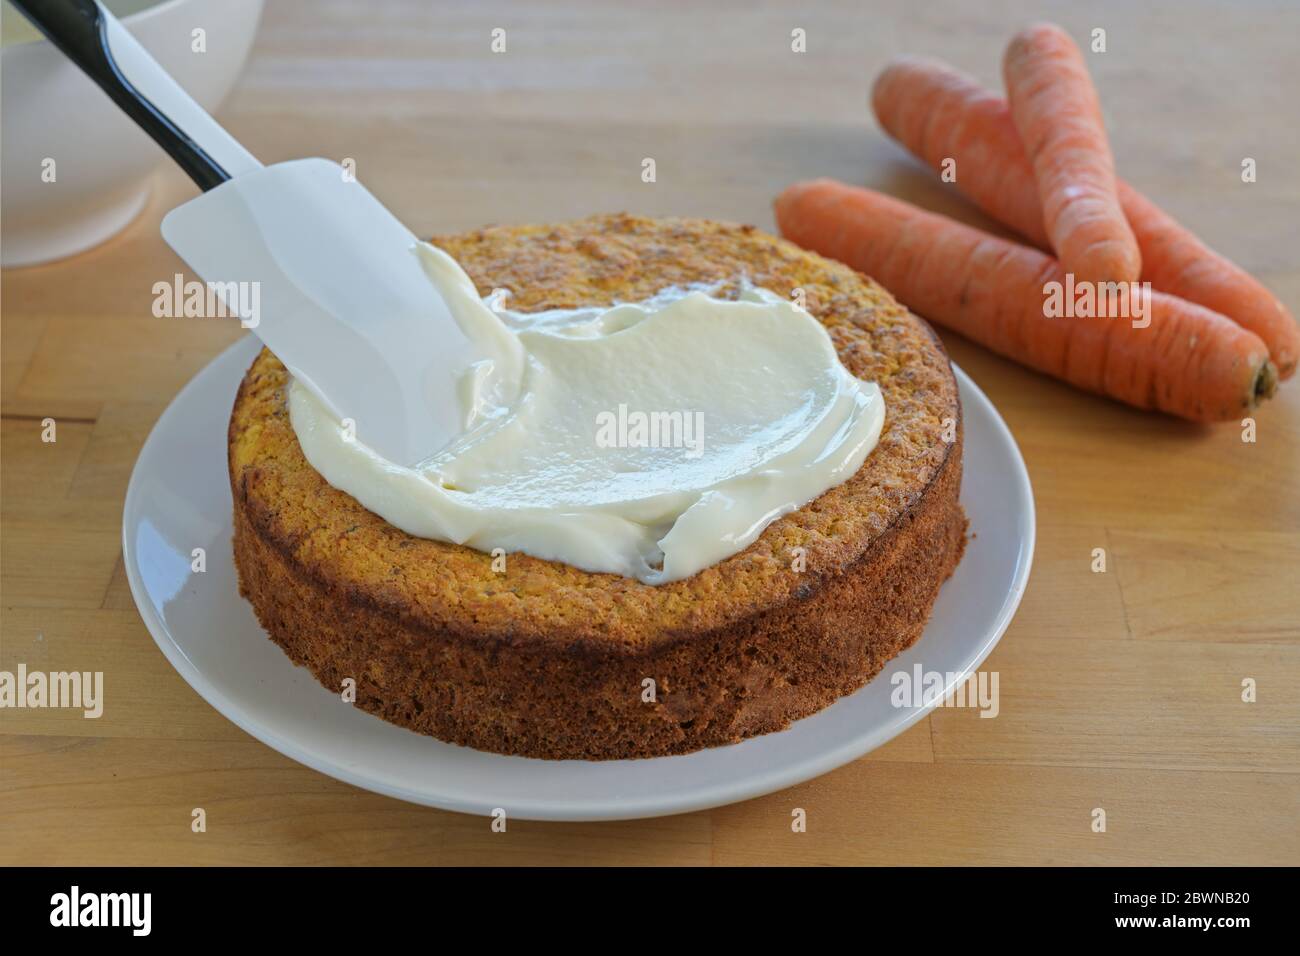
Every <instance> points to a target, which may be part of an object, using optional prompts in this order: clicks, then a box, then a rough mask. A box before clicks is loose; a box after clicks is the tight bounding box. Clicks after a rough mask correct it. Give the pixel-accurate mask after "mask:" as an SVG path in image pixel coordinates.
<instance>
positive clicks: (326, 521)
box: [229, 215, 966, 759]
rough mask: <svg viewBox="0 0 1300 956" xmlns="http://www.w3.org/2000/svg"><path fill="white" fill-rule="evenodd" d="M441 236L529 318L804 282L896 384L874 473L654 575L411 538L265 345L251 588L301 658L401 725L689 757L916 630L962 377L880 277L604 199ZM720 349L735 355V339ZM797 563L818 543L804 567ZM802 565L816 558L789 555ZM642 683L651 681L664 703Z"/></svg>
mask: <svg viewBox="0 0 1300 956" xmlns="http://www.w3.org/2000/svg"><path fill="white" fill-rule="evenodd" d="M433 242H434V243H435V244H437V245H439V246H441V247H442V248H444V249H446V250H447V251H448V252H449V253H450V254H451V255H452V256H454V257H455V258H456V259H457V260H459V261H460V263H461V264H462V265H463V266H464V268H465V270H466V271H467V272H468V273H469V275H470V277H471V278H472V279H473V280H474V282H475V284H476V285H477V286H478V288H479V290H480V292H483V293H486V292H488V291H490V290H492V289H494V288H505V289H509V290H511V292H512V298H511V303H510V304H511V307H512V308H515V309H519V310H522V311H534V310H540V309H546V308H559V307H573V306H580V305H596V304H605V303H609V302H611V301H613V300H615V299H617V300H622V301H635V300H638V299H642V298H646V297H648V296H650V295H652V294H654V293H655V292H658V291H660V290H662V289H663V288H665V287H667V286H670V285H687V284H690V283H696V282H718V281H722V282H724V283H726V285H725V286H724V292H723V293H722V294H731V293H734V291H735V289H736V287H737V285H738V283H739V281H740V280H741V279H742V278H745V279H748V280H749V281H751V282H753V283H755V284H756V285H760V286H763V287H766V288H768V289H771V290H773V291H775V292H777V293H779V294H782V295H789V294H791V293H792V291H793V290H795V289H802V290H803V293H804V296H805V302H806V306H807V308H808V310H809V311H810V312H811V313H812V314H813V315H815V316H816V317H817V318H818V319H820V320H821V321H822V322H823V324H825V326H826V327H827V329H828V330H829V332H830V334H831V337H832V340H833V341H834V342H835V345H836V348H837V349H838V351H839V355H840V358H841V360H842V361H843V362H844V364H845V366H846V367H847V368H848V369H849V370H850V371H851V372H853V373H854V374H855V375H857V376H859V377H860V378H863V379H867V380H871V381H875V382H877V383H878V384H879V385H880V388H881V391H882V393H883V394H884V398H885V405H886V422H885V429H884V432H883V433H882V435H881V438H880V442H879V444H878V445H877V447H876V449H875V450H874V451H873V452H872V454H871V455H870V456H869V457H868V459H867V461H866V463H865V464H864V465H863V467H862V468H861V469H859V471H858V473H857V474H856V475H854V476H853V477H852V478H850V479H849V480H848V481H847V482H845V483H844V484H842V485H839V486H838V487H836V488H832V489H831V490H829V491H827V492H826V493H825V494H824V495H822V496H821V497H820V498H818V499H817V500H815V501H813V502H811V503H809V504H808V505H806V506H805V507H803V508H801V509H799V510H798V511H796V512H793V513H791V514H789V515H786V516H785V517H783V518H780V519H778V520H777V521H776V522H774V523H773V524H772V525H771V526H770V527H768V528H767V530H766V531H764V532H763V534H762V535H761V536H760V537H759V539H758V540H757V541H755V542H754V543H753V544H752V545H751V546H750V547H748V548H746V549H745V550H744V551H742V552H740V553H739V554H736V555H734V556H732V557H730V558H728V559H726V560H724V561H722V562H720V563H719V564H717V565H715V566H713V567H711V568H707V569H705V570H704V571H701V572H700V573H699V574H696V575H695V576H693V577H691V578H688V579H686V580H682V581H676V582H672V583H669V584H664V585H659V586H657V587H656V586H650V585H646V584H642V583H641V582H639V581H636V580H633V579H630V578H623V577H619V576H616V575H609V574H594V573H589V572H585V571H580V570H578V569H576V568H573V567H570V566H568V565H564V564H558V563H555V562H550V561H544V560H542V559H539V558H533V557H530V556H528V555H523V554H511V555H510V556H509V557H508V559H507V562H506V571H505V573H504V574H499V573H496V572H494V571H493V570H492V559H491V557H490V556H489V555H487V554H484V553H481V552H478V551H474V550H472V549H469V548H465V547H461V546H457V545H450V544H445V543H442V542H437V541H428V540H424V539H419V538H413V537H411V536H409V535H407V534H405V533H404V532H402V531H399V530H397V529H396V528H393V527H392V526H390V525H388V524H387V523H386V522H384V521H383V520H382V519H381V518H379V517H378V516H376V515H374V514H372V513H371V512H369V511H367V510H365V509H364V508H362V507H361V506H360V505H359V504H358V503H357V502H356V501H355V500H354V499H353V498H352V497H351V496H349V495H347V494H345V493H343V492H341V491H338V490H336V489H334V488H332V487H330V486H329V485H328V484H326V482H325V481H324V480H323V479H322V478H321V477H320V476H319V475H318V474H317V473H316V472H315V471H314V470H313V469H312V468H311V466H310V465H309V464H308V463H307V461H306V459H305V458H304V457H303V455H302V452H301V449H300V448H299V446H298V443H297V438H296V436H295V435H294V432H293V429H292V426H291V425H290V423H289V420H288V412H287V408H286V404H285V386H286V384H287V382H288V375H287V373H286V371H285V369H284V367H283V366H282V365H281V364H280V362H279V361H278V360H277V359H276V358H275V357H274V356H272V355H271V354H270V353H268V352H266V351H265V350H263V352H262V353H261V354H260V355H259V356H258V357H257V359H256V360H255V361H254V363H253V365H252V367H251V368H250V369H249V370H248V373H247V374H246V375H245V377H244V381H243V382H242V384H241V386H240V389H239V394H238V396H237V397H236V400H235V407H234V410H233V413H232V415H231V421H230V433H229V453H230V478H231V488H232V492H233V496H234V510H235V561H236V566H237V567H238V570H239V577H240V590H241V593H243V594H244V595H245V596H246V597H247V598H248V599H249V600H250V601H251V602H252V604H253V606H254V609H255V610H256V612H257V614H258V618H259V619H260V620H261V622H262V624H263V626H264V627H266V629H267V631H268V632H269V633H270V635H271V637H272V638H273V639H274V640H275V641H276V642H277V643H279V644H280V645H281V646H282V647H283V648H284V649H285V651H286V652H287V653H288V654H289V656H290V657H291V658H292V659H293V660H294V661H296V662H297V663H300V664H305V665H306V666H308V667H309V668H310V669H311V670H312V672H313V673H314V674H315V675H316V676H317V678H318V679H319V680H321V682H322V683H323V684H325V685H326V686H327V687H330V688H331V689H336V690H337V689H339V688H340V687H341V686H342V683H343V680H344V679H345V678H349V677H351V678H354V679H355V680H356V681H357V703H358V705H360V706H362V707H363V708H365V709H366V710H369V711H371V712H373V713H376V714H378V715H379V716H381V717H383V718H384V719H386V720H390V721H392V722H394V723H398V724H402V725H404V726H407V727H410V728H412V729H414V730H417V731H420V732H423V733H428V734H432V735H434V736H437V737H439V738H441V739H444V740H449V741H452V742H455V743H462V744H466V745H469V746H474V747H478V748H481V749H486V750H493V751H497V752H501V753H512V754H523V755H527V756H536V757H556V758H570V757H573V758H588V759H603V758H617V757H630V756H654V755H660V754H668V753H684V752H688V751H691V750H696V749H699V748H701V747H706V746H713V745H716V744H721V743H728V742H733V741H736V740H740V739H742V738H744V737H747V736H752V735H754V734H758V733H766V732H769V731H772V730H779V729H781V728H783V727H785V726H786V725H788V724H789V723H790V722H791V721H792V720H795V719H798V718H800V717H803V716H807V715H808V714H811V713H813V712H815V711H817V710H820V709H821V708H822V707H825V706H826V705H828V704H830V703H832V702H833V701H834V700H835V699H837V698H838V697H840V696H842V695H844V694H846V693H851V692H852V691H853V690H855V689H857V688H858V687H860V686H861V685H862V684H863V683H865V682H866V681H867V680H869V679H870V678H871V677H872V676H874V675H875V674H876V673H877V672H879V670H880V669H881V668H882V667H883V666H884V664H885V662H886V661H888V660H889V659H890V658H891V657H893V656H895V655H896V654H898V653H900V652H901V651H902V650H904V649H905V648H906V647H908V646H910V644H911V643H912V642H913V641H915V640H916V638H917V637H919V636H920V633H921V630H922V629H923V628H924V624H925V620H926V618H927V617H928V615H929V611H930V608H931V606H932V604H933V602H934V598H935V596H936V594H937V591H938V587H939V585H940V584H941V583H942V581H943V580H945V579H946V578H947V577H948V575H949V574H951V572H952V569H953V568H954V567H955V566H956V564H957V562H958V560H960V556H961V552H962V548H963V545H964V536H965V526H966V521H965V517H964V516H963V514H962V511H961V507H960V505H959V504H958V502H957V496H958V492H959V489H960V483H961V436H960V428H959V427H958V429H957V439H956V441H953V442H946V441H944V436H945V432H947V434H948V435H949V436H951V434H952V430H951V423H953V422H956V423H958V425H959V423H960V405H959V403H958V399H957V388H956V382H955V380H954V378H953V375H952V370H951V368H950V367H949V365H948V360H947V357H946V355H945V354H944V352H943V349H942V346H941V345H940V344H939V342H938V339H937V338H936V337H935V335H934V333H933V332H932V331H931V330H930V328H929V327H928V326H927V325H926V324H925V323H924V322H922V321H921V320H920V319H918V318H916V317H915V316H912V315H911V314H909V313H908V312H907V311H906V310H905V309H904V308H903V307H902V306H900V305H898V304H897V303H896V302H895V301H894V300H893V299H892V298H891V297H890V296H889V294H888V293H887V292H885V291H884V290H883V289H881V288H880V287H879V286H877V285H876V284H874V283H873V282H871V280H869V279H867V278H865V277H863V276H861V275H859V274H857V273H855V272H853V271H852V270H850V269H848V268H847V267H845V266H842V265H840V264H838V263H834V262H830V261H828V260H825V259H822V258H820V257H818V256H816V255H813V254H811V253H806V252H804V251H803V250H801V249H799V248H797V247H796V246H793V245H791V244H790V243H787V242H784V241H782V240H780V239H776V238H773V237H771V236H768V235H766V234H764V233H761V232H759V231H757V230H755V229H753V228H752V227H747V226H733V225H726V224H720V223H713V222H707V221H701V220H680V219H658V220H652V219H643V218H638V217H632V216H625V215H617V216H599V217H592V218H589V219H584V220H579V221H576V222H571V223H564V224H560V225H546V226H523V227H514V228H492V229H484V230H480V231H477V232H473V233H468V234H464V235H460V236H448V237H438V238H435V239H434V240H433ZM719 358H720V361H725V360H726V357H725V356H720V357H719ZM796 559H799V560H796ZM800 565H801V566H802V567H803V568H804V570H801V571H800V570H795V568H796V567H798V566H800ZM645 678H651V679H653V680H654V681H655V700H654V701H649V702H647V701H645V700H644V699H643V698H644V697H645V691H644V685H643V681H644V679H645Z"/></svg>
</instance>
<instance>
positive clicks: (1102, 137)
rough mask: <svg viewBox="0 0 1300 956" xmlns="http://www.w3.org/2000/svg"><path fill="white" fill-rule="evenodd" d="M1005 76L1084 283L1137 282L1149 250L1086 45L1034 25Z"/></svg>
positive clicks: (1016, 45)
mask: <svg viewBox="0 0 1300 956" xmlns="http://www.w3.org/2000/svg"><path fill="white" fill-rule="evenodd" d="M1002 74H1003V77H1004V79H1005V80H1006V84H1007V102H1008V104H1009V105H1010V107H1011V118H1012V119H1013V120H1014V121H1015V124H1016V129H1017V130H1018V131H1019V133H1020V141H1021V142H1022V143H1023V144H1024V146H1025V152H1026V153H1027V154H1028V155H1029V161H1030V163H1031V164H1032V166H1033V169H1034V181H1035V182H1036V183H1037V185H1038V195H1039V198H1040V199H1041V200H1042V203H1043V225H1044V227H1045V228H1046V230H1047V235H1048V237H1049V238H1050V239H1051V240H1052V248H1053V249H1055V250H1056V254H1057V257H1058V258H1059V259H1060V260H1061V264H1062V265H1063V266H1064V267H1065V269H1066V271H1067V272H1073V273H1074V275H1075V277H1076V278H1077V279H1079V280H1083V281H1088V282H1136V281H1137V278H1138V275H1139V274H1140V273H1141V271H1142V256H1141V253H1139V252H1138V244H1137V239H1136V238H1134V236H1133V230H1132V229H1130V228H1129V224H1128V221H1127V220H1126V219H1125V218H1124V211H1123V210H1122V209H1121V208H1120V205H1119V197H1118V195H1117V193H1116V187H1115V162H1114V160H1113V159H1112V158H1111V155H1110V144H1109V142H1108V141H1107V139H1106V126H1105V124H1104V123H1103V122H1102V118H1101V105H1100V104H1099V103H1098V102H1097V91H1096V90H1095V89H1094V88H1093V85H1092V80H1091V79H1089V77H1088V67H1087V66H1086V65H1085V64H1084V62H1083V56H1082V55H1081V54H1080V53H1079V48H1078V47H1076V46H1075V45H1074V41H1073V40H1071V39H1070V37H1069V34H1067V33H1066V32H1065V31H1064V30H1062V29H1061V28H1060V27H1058V26H1056V25H1054V24H1050V23H1047V24H1038V25H1036V26H1032V27H1029V28H1028V29H1026V30H1022V31H1021V32H1020V33H1017V34H1016V35H1015V36H1014V37H1012V38H1011V43H1010V45H1009V46H1008V47H1007V52H1006V55H1005V56H1004V57H1003V60H1002Z"/></svg>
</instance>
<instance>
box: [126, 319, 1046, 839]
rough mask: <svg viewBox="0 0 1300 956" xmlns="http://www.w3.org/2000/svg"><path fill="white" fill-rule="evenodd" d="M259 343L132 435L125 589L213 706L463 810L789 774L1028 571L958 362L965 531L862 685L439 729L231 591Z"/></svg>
mask: <svg viewBox="0 0 1300 956" xmlns="http://www.w3.org/2000/svg"><path fill="white" fill-rule="evenodd" d="M257 348H258V342H257V340H256V339H255V338H253V337H252V336H248V337H246V338H244V339H243V340H241V341H239V342H237V343H236V344H235V345H233V346H232V347H231V348H229V349H227V350H226V351H225V352H224V353H222V354H221V355H220V356H218V357H217V358H216V359H215V360H214V361H213V362H212V363H211V364H210V365H208V367H207V368H205V369H204V370H203V371H202V372H200V373H199V374H198V375H197V376H195V378H194V380H193V381H192V382H190V383H189V384H188V385H187V386H185V388H184V389H182V390H181V393H180V394H179V395H177V396H176V399H175V401H173V402H172V403H171V405H170V406H169V407H168V409H167V411H166V412H164V413H163V416H162V418H160V419H159V420H158V424H157V425H156V426H155V427H154V430H153V432H152V434H150V436H149V439H148V441H146V442H145V445H144V448H143V449H142V450H141V451H140V458H139V460H138V461H137V462H136V466H135V471H134V473H133V474H132V475H131V485H130V488H129V489H128V490H127V494H126V508H125V514H124V515H123V527H122V538H123V542H122V544H123V553H124V555H125V560H126V570H127V576H128V578H129V579H130V583H131V593H132V594H133V595H134V596H135V602H136V605H137V606H138V607H139V609H140V614H141V615H142V616H143V618H144V621H145V624H146V625H147V626H148V628H149V631H150V633H151V634H153V637H154V640H156V641H157V642H158V646H159V647H160V648H162V652H163V654H165V655H166V656H167V659H168V660H169V661H171V662H172V665H173V666H174V667H175V668H176V669H177V670H178V671H179V672H180V674H181V676H182V677H184V678H185V680H187V681H188V682H189V683H190V685H191V686H192V687H193V688H194V689H195V690H197V691H198V692H199V693H200V694H201V695H202V696H203V698H204V699H205V700H207V701H208V703H210V704H212V706H213V707H215V708H217V710H219V711H221V713H223V714H225V715H226V716H227V717H228V718H230V719H231V720H232V721H234V722H235V723H236V724H238V725H239V726H240V727H242V728H243V729H244V730H246V731H247V732H248V733H250V734H252V735H253V736H254V737H257V738H258V739H259V740H261V741H263V742H265V743H267V744H269V745H270V746H272V747H274V748H275V749H276V750H278V751H280V752H281V753H283V754H285V755H287V756H289V757H292V758H293V759H294V760H297V761H299V762H301V763H304V764H306V765H307V766H309V767H313V768H315V769H316V770H319V771H321V772H322V773H327V774H329V775H330V776H332V777H337V778H338V779H339V780H344V781H346V782H348V783H351V784H355V785H356V786H358V787H364V788H366V789H368V790H374V791H376V792H378V793H383V794H387V795H389V796H392V797H397V798H399V799H401V800H410V801H412V802H414V803H422V804H427V805H429V806H434V807H442V808H444V809H448V810H459V811H462V812H466V813H476V814H489V813H491V812H492V811H493V810H494V809H496V808H498V807H500V808H502V809H504V810H505V811H506V813H507V815H508V816H509V817H514V818H519V819H531V820H618V819H629V818H634V817H650V816H659V815H663V814H669V813H682V812H686V811H689V810H700V809H704V808H706V807H714V806H720V805H722V804H726V803H732V802H735V801H737V800H745V799H748V798H750V797H756V796H759V795H761V794H764V793H771V792H772V791H775V790H780V789H782V788H784V787H789V786H792V785H793V784H796V783H800V782H802V781H804V780H808V779H810V778H812V777H815V776H817V775H818V774H822V773H826V772H827V771H829V770H832V769H834V768H835V767H838V766H840V765H842V764H845V763H848V762H849V761H850V760H854V759H856V758H858V757H861V756H862V755H863V754H865V753H867V752H868V751H869V750H872V749H874V748H876V747H879V746H880V745H881V744H883V743H885V742H886V741H887V740H889V739H890V738H892V737H894V736H896V735H897V734H899V733H901V732H902V731H904V730H905V729H907V728H908V727H910V726H911V725H912V724H914V723H916V721H918V720H919V719H920V718H921V717H922V716H924V714H925V713H926V712H927V711H928V710H930V709H931V708H930V707H907V708H899V707H895V706H893V704H891V702H890V697H891V691H892V690H893V688H892V687H891V684H890V681H889V677H890V675H891V674H892V673H894V672H895V671H897V670H899V669H906V670H907V671H908V672H909V673H911V672H912V670H913V665H915V664H921V665H922V666H923V668H924V670H925V671H927V672H929V671H938V672H941V673H945V674H952V675H961V676H962V677H964V676H965V675H967V674H969V673H970V672H972V671H973V670H975V668H977V667H979V665H980V663H981V662H983V660H984V658H985V657H987V656H988V654H989V652H990V651H991V650H992V649H993V646H994V645H995V644H996V643H997V641H998V638H999V637H1001V636H1002V632H1003V631H1005V630H1006V627H1007V624H1008V623H1010V621H1011V616H1012V614H1014V613H1015V610H1016V606H1017V605H1018V604H1019V603H1020V597H1021V595H1022V594H1023V593H1024V589H1025V583H1026V581H1027V580H1028V578H1029V566H1030V562H1031V560H1032V558H1033V551H1034V503H1033V494H1032V491H1031V489H1030V486H1029V476H1028V474H1026V472H1025V465H1024V462H1023V460H1022V459H1021V457H1020V452H1019V450H1018V449H1017V448H1016V443H1015V440H1014V439H1013V438H1012V437H1011V433H1010V432H1009V431H1007V427H1006V425H1005V424H1004V423H1003V421H1002V419H1001V417H1000V416H999V415H998V413H997V411H996V410H995V409H994V408H993V406H992V404H990V403H989V400H988V399H987V398H985V396H984V393H983V392H981V391H980V390H979V389H978V388H977V387H976V386H975V385H974V384H973V383H972V382H971V380H970V379H969V378H967V377H966V375H965V373H964V372H962V371H961V370H960V369H957V370H956V372H957V380H958V382H959V383H960V387H961V398H962V406H963V410H964V415H965V429H966V442H965V454H966V460H965V479H964V483H963V487H962V496H961V497H962V503H963V504H964V505H965V508H966V512H967V514H968V515H969V516H970V523H971V531H972V532H973V533H974V537H973V538H972V539H971V540H970V542H969V544H968V546H967V548H966V556H965V558H964V559H963V560H962V562H961V565H960V566H959V567H958V568H957V571H956V573H955V574H954V575H953V577H952V578H951V579H950V580H949V581H948V582H947V583H946V584H945V585H944V586H943V589H942V591H941V593H940V595H939V600H938V602H937V603H936V604H935V606H934V613H933V616H932V617H931V620H930V624H929V626H928V627H927V628H926V631H925V634H924V636H923V637H922V638H921V640H920V641H918V642H917V643H916V645H914V646H913V647H912V649H911V650H909V651H908V652H907V653H905V654H902V655H900V656H899V657H898V658H896V659H895V660H894V661H891V662H890V664H889V665H888V666H887V667H886V668H885V671H884V673H883V674H881V675H880V676H878V677H877V678H876V679H875V680H874V681H872V682H871V683H869V684H868V685H867V686H866V687H864V688H862V689H861V690H859V691H858V692H857V693H855V694H852V695H850V696H849V697H846V698H844V699H843V700H840V701H839V702H837V703H835V704H834V705H832V706H831V707H828V708H827V709H826V710H823V711H822V712H820V713H818V714H814V715H813V716H812V717H808V718H806V719H804V720H801V721H798V722H797V723H795V724H794V725H793V726H792V727H790V728H789V729H788V730H785V731H783V732H781V733H777V734H768V735H766V736H763V737H757V738H754V739H752V740H747V741H745V742H744V743H740V744H736V745H734V746H729V747H717V748H714V749H711V750H705V751H701V752H699V753H694V754H688V755H686V756H682V757H659V758H655V759H652V760H620V761H603V762H585V761H574V760H566V761H551V760H530V759H526V758H523V757H502V756H498V755H496V754H489V753H481V752H479V751H476V750H470V749H468V748H465V747H457V746H454V745H452V744H445V743H442V742H441V741H438V740H434V739H432V738H430V737H423V736H420V735H419V734H415V733H412V732H411V731H408V730H403V729H401V728H399V727H395V726H393V725H391V724H386V723H384V722H383V721H381V720H380V719H379V718H377V717H372V716H371V715H369V714H367V713H365V712H364V711H362V710H359V709H357V708H355V707H352V706H350V705H348V704H345V703H343V702H342V701H341V700H340V699H339V696H338V695H336V694H333V693H331V692H329V691H327V690H325V689H324V688H323V687H321V685H320V684H318V683H317V682H316V680H315V678H313V677H312V676H311V674H310V673H308V672H307V671H306V670H305V669H303V668H300V667H295V666H294V665H293V664H291V663H290V662H289V659H288V658H287V657H285V656H284V653H283V652H282V651H281V650H280V648H279V647H277V646H276V645H275V644H273V643H272V642H271V640H270V639H269V638H268V637H267V636H266V634H265V633H264V632H263V631H262V629H261V627H260V626H259V625H258V623H257V620H256V618H254V616H253V612H252V609H251V608H250V607H249V605H248V604H247V603H246V602H245V601H244V600H243V599H242V598H240V597H239V595H238V593H237V592H236V586H235V568H234V563H233V559H232V557H231V543H230V538H231V502H230V486H229V482H228V479H227V474H226V426H227V422H228V419H229V416H230V408H231V404H232V402H233V400H234V395H235V390H236V388H237V387H238V384H239V380H240V378H241V377H242V376H243V373H244V370H245V369H246V368H247V367H248V365H249V364H250V363H251V362H252V360H253V356H254V355H255V354H256V352H257ZM195 548H204V549H205V550H206V571H205V572H204V573H202V574H199V573H194V572H192V571H191V570H190V568H191V562H192V561H193V557H192V554H193V551H194V549H195ZM949 686H951V685H949Z"/></svg>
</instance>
